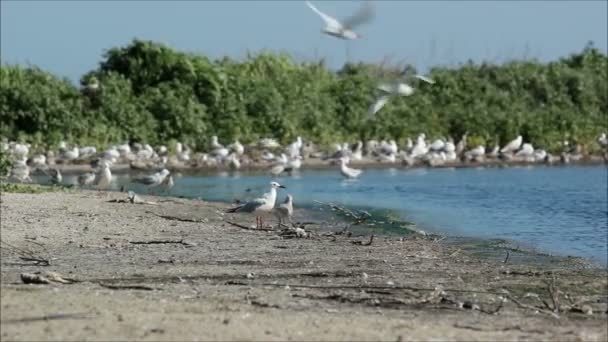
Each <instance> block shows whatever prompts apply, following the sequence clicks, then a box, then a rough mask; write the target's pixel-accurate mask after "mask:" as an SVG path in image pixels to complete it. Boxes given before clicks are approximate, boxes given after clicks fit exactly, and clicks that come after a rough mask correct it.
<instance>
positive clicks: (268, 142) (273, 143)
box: [258, 138, 281, 148]
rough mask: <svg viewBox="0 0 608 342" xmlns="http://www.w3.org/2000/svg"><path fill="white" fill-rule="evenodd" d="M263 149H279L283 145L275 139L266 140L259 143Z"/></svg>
mask: <svg viewBox="0 0 608 342" xmlns="http://www.w3.org/2000/svg"><path fill="white" fill-rule="evenodd" d="M258 144H259V145H260V146H261V147H262V148H277V147H281V145H280V144H279V143H278V142H277V141H276V140H274V139H271V138H264V139H262V140H260V141H259V143H258Z"/></svg>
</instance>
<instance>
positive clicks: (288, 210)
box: [274, 194, 293, 226]
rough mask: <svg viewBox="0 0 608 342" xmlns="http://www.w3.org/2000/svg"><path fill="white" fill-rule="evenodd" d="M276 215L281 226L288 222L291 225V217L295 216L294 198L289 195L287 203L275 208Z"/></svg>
mask: <svg viewBox="0 0 608 342" xmlns="http://www.w3.org/2000/svg"><path fill="white" fill-rule="evenodd" d="M274 211H275V215H276V216H277V218H278V219H279V226H280V225H281V224H282V223H283V222H285V220H287V221H288V222H290V223H291V215H292V214H293V197H292V196H291V195H289V194H288V195H287V196H286V197H285V201H284V202H283V203H281V204H279V206H278V207H276V208H274Z"/></svg>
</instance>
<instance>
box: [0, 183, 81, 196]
mask: <svg viewBox="0 0 608 342" xmlns="http://www.w3.org/2000/svg"><path fill="white" fill-rule="evenodd" d="M69 188H70V187H66V186H59V185H38V184H19V183H7V182H4V181H0V192H12V193H21V194H40V193H43V192H55V191H68V190H69Z"/></svg>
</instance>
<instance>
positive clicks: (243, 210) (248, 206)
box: [236, 198, 266, 213]
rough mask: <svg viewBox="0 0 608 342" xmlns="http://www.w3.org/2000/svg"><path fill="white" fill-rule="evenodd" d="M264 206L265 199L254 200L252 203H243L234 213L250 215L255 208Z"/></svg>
mask: <svg viewBox="0 0 608 342" xmlns="http://www.w3.org/2000/svg"><path fill="white" fill-rule="evenodd" d="M264 204H266V199H265V198H256V199H254V200H253V201H249V202H247V203H245V205H243V206H242V207H240V208H239V209H238V210H237V211H236V212H237V213H238V212H241V213H252V212H254V211H255V210H256V209H257V208H259V207H261V206H263V205H264Z"/></svg>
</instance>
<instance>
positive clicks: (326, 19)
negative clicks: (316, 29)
mask: <svg viewBox="0 0 608 342" xmlns="http://www.w3.org/2000/svg"><path fill="white" fill-rule="evenodd" d="M306 5H308V7H310V9H312V10H313V11H314V12H315V13H317V14H318V15H319V16H320V17H321V19H323V21H324V22H325V24H326V25H327V26H331V27H334V28H342V27H343V26H342V24H341V23H340V22H339V21H338V19H336V18H334V17H331V16H329V15H327V14H325V13H323V12H321V11H319V10H318V9H317V8H316V7H315V6H314V5H313V4H311V3H310V2H308V1H306Z"/></svg>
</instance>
